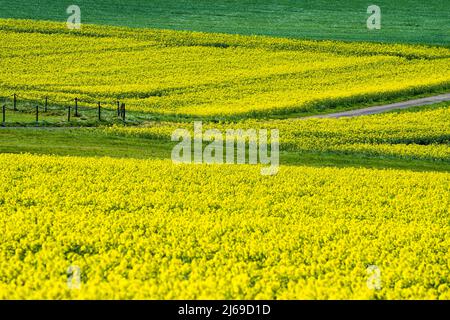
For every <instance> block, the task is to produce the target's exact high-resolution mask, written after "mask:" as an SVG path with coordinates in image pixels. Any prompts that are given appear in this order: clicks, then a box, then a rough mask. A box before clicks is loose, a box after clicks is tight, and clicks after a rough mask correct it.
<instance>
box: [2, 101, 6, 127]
mask: <svg viewBox="0 0 450 320" xmlns="http://www.w3.org/2000/svg"><path fill="white" fill-rule="evenodd" d="M2 113H3V117H2V126H5V122H6V106H3V108H2Z"/></svg>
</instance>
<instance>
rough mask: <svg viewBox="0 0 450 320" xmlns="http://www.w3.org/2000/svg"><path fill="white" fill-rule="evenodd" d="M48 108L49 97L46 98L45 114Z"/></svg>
mask: <svg viewBox="0 0 450 320" xmlns="http://www.w3.org/2000/svg"><path fill="white" fill-rule="evenodd" d="M47 106H48V97H45V107H44V112H47Z"/></svg>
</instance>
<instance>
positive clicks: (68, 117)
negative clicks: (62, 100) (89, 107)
mask: <svg viewBox="0 0 450 320" xmlns="http://www.w3.org/2000/svg"><path fill="white" fill-rule="evenodd" d="M67 121H68V122H70V106H69V112H67Z"/></svg>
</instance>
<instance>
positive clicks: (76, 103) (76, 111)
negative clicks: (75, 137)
mask: <svg viewBox="0 0 450 320" xmlns="http://www.w3.org/2000/svg"><path fill="white" fill-rule="evenodd" d="M75 117H78V98H75Z"/></svg>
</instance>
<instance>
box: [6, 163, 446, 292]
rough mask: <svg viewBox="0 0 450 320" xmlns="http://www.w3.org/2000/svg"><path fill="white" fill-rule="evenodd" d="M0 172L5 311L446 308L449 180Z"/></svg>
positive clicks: (414, 175) (231, 171)
mask: <svg viewBox="0 0 450 320" xmlns="http://www.w3.org/2000/svg"><path fill="white" fill-rule="evenodd" d="M0 162H1V163H2V164H3V165H2V166H1V167H0V232H1V234H2V241H1V243H0V298H3V299H5V298H7V299H12V298H26V299H34V298H37V299H43V298H45V299H48V298H89V299H90V298H102V299H109V298H121V299H135V298H149V299H206V298H208V299H209V298H224V299H231V298H232V299H301V298H308V299H309V298H320V299H323V298H351V299H360V298H362V299H366V298H387V299H399V298H401V299H411V298H414V299H418V298H424V299H449V298H450V290H449V286H448V283H449V272H448V270H449V268H450V253H449V250H448V248H449V245H450V226H449V223H448V221H449V220H448V219H449V218H448V217H449V207H450V186H449V181H450V174H449V173H433V172H427V173H419V172H411V171H400V170H374V169H352V168H344V169H337V168H312V167H301V166H299V167H281V168H280V172H279V174H278V175H276V176H270V177H268V176H262V175H260V172H259V170H258V168H257V167H255V166H247V165H241V166H236V165H234V166H233V165H180V166H177V165H173V164H172V163H171V162H170V161H159V160H158V161H150V160H124V159H115V160H113V159H109V158H78V157H56V156H33V155H26V154H23V155H6V154H2V155H0ZM368 266H376V267H377V268H379V270H380V276H381V278H380V285H381V290H371V289H369V287H368V286H367V281H368V277H369V275H368V274H367V271H366V270H367V268H368ZM68 270H69V271H70V270H79V275H80V283H79V286H73V287H70V286H68V283H67V279H68V274H67V272H68Z"/></svg>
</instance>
